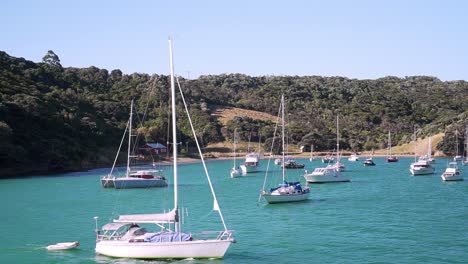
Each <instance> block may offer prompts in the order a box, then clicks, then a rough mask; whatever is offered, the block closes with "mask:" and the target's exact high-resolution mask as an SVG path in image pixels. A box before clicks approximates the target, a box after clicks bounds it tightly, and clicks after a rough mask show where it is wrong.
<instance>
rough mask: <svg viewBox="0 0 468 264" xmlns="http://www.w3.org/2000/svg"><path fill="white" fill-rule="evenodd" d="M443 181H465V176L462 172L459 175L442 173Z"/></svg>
mask: <svg viewBox="0 0 468 264" xmlns="http://www.w3.org/2000/svg"><path fill="white" fill-rule="evenodd" d="M440 177H441V178H442V180H443V181H463V176H462V175H461V174H458V175H445V174H442V175H441V176H440Z"/></svg>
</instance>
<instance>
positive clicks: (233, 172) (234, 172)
mask: <svg viewBox="0 0 468 264" xmlns="http://www.w3.org/2000/svg"><path fill="white" fill-rule="evenodd" d="M236 144H237V128H235V129H234V144H233V145H234V146H233V148H234V160H233V162H234V165H233V166H232V168H231V173H230V174H231V178H237V177H239V176H241V172H240V171H239V168H238V167H237V164H236Z"/></svg>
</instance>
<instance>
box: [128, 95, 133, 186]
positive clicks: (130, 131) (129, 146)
mask: <svg viewBox="0 0 468 264" xmlns="http://www.w3.org/2000/svg"><path fill="white" fill-rule="evenodd" d="M132 119H133V99H132V102H131V103H130V120H129V121H128V122H129V127H128V150H127V177H128V176H129V175H130V155H131V151H130V149H131V148H132Z"/></svg>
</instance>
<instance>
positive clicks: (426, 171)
mask: <svg viewBox="0 0 468 264" xmlns="http://www.w3.org/2000/svg"><path fill="white" fill-rule="evenodd" d="M410 172H411V174H412V175H413V176H418V175H429V174H433V173H434V168H428V169H420V170H418V169H412V168H411V169H410Z"/></svg>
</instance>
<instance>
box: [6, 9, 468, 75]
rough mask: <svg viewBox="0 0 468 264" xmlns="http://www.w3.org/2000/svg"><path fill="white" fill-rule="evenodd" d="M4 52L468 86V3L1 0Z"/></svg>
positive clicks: (179, 69) (66, 61) (110, 65)
mask: <svg viewBox="0 0 468 264" xmlns="http://www.w3.org/2000/svg"><path fill="white" fill-rule="evenodd" d="M0 10H1V13H2V14H1V16H0V24H1V25H2V26H1V27H0V50H3V51H6V52H7V53H9V54H10V55H12V56H16V57H24V58H26V59H29V60H32V61H41V59H42V56H44V55H45V53H46V52H47V50H49V49H51V50H53V51H54V52H55V53H57V55H59V57H60V59H61V62H62V65H63V66H65V67H67V66H73V67H88V66H91V65H94V66H96V67H99V68H106V69H108V70H112V69H121V70H122V71H123V72H124V73H133V72H143V73H149V74H153V73H158V74H167V73H168V72H169V66H168V47H167V37H168V35H172V36H173V38H174V51H175V54H174V57H175V67H176V73H177V74H178V75H183V76H185V77H187V76H188V74H190V77H191V78H194V77H197V76H199V75H206V74H221V73H244V74H248V75H254V76H258V75H323V76H346V77H349V78H359V79H375V78H379V77H384V76H388V75H393V76H399V77H405V76H411V75H431V76H436V77H438V78H440V79H442V80H460V79H464V80H468V13H467V11H468V1H461V0H460V1H452V0H445V1H442V0H440V1H430V0H429V1H419V0H418V1H410V0H407V1H404V0H392V1H378V0H373V1H372V0H369V1H362V0H349V1H344V0H343V1H336V0H330V1H313V0H310V1H306V0H304V1H298V0H288V1H284V0H283V1H273V0H271V1H255V0H236V1H229V2H228V1H221V0H218V1H203V0H194V1H177V0H176V1H168V0H166V1H159V0H158V1H156V0H155V1H150V0H147V1H138V0H128V1H117V0H114V1H99V0H78V1H66V0H58V1H52V0H43V1H33V0H30V1H23V0H3V1H1V2H0Z"/></svg>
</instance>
